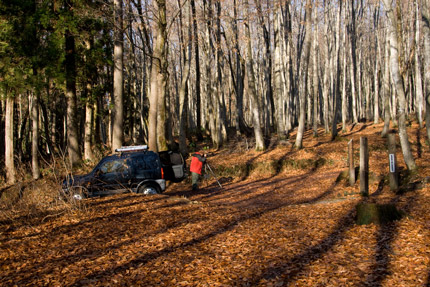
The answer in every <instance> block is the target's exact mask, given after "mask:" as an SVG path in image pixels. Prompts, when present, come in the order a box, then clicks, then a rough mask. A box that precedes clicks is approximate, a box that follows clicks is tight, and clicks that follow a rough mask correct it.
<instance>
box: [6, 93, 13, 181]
mask: <svg viewBox="0 0 430 287" xmlns="http://www.w3.org/2000/svg"><path fill="white" fill-rule="evenodd" d="M4 90H5V97H6V113H5V169H6V182H7V183H8V184H14V183H15V182H16V170H15V162H14V156H15V153H14V146H13V140H14V136H13V130H14V128H13V123H14V120H13V117H14V116H13V115H14V102H15V101H14V98H13V97H8V95H7V88H4Z"/></svg>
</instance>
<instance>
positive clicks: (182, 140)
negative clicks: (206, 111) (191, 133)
mask: <svg viewBox="0 0 430 287" xmlns="http://www.w3.org/2000/svg"><path fill="white" fill-rule="evenodd" d="M178 2H179V3H178V4H179V9H180V7H181V3H180V1H178ZM188 5H189V4H188V3H186V4H185V6H184V14H185V17H186V19H187V21H188V24H187V27H186V28H185V29H187V37H186V39H184V43H183V49H184V52H183V55H184V68H183V72H182V81H181V87H180V89H179V115H178V116H179V150H180V151H181V153H182V154H186V153H187V137H186V121H187V115H186V106H187V104H188V103H187V102H188V100H187V89H188V79H189V78H190V65H191V49H192V40H191V13H190V11H189V10H190V9H189V6H188ZM181 14H182V13H181ZM181 18H182V15H181ZM180 23H181V26H182V19H180ZM183 28H184V27H181V28H180V29H181V30H182V31H183ZM198 116H199V115H198Z"/></svg>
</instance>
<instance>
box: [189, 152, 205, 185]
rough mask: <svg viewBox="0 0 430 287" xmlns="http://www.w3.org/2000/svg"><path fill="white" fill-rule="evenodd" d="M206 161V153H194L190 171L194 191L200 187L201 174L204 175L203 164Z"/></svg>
mask: <svg viewBox="0 0 430 287" xmlns="http://www.w3.org/2000/svg"><path fill="white" fill-rule="evenodd" d="M205 163H206V154H203V155H202V153H201V152H196V153H194V154H192V158H191V165H190V172H191V182H192V187H193V191H196V190H197V189H198V183H199V179H200V176H201V175H202V169H203V165H204V164H205Z"/></svg>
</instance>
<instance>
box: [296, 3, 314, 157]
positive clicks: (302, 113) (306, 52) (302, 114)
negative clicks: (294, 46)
mask: <svg viewBox="0 0 430 287" xmlns="http://www.w3.org/2000/svg"><path fill="white" fill-rule="evenodd" d="M305 9H306V23H305V29H306V35H305V40H304V47H303V70H302V71H303V74H302V77H301V78H302V79H303V80H304V83H303V84H304V85H305V87H304V89H303V91H302V92H301V93H300V96H299V100H300V103H299V106H300V110H299V127H298V130H297V137H296V142H295V148H297V149H300V148H302V146H303V134H304V131H305V120H306V106H305V105H306V91H307V84H308V80H307V79H308V68H309V58H310V52H311V35H312V0H306V8H305Z"/></svg>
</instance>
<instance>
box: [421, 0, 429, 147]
mask: <svg viewBox="0 0 430 287" xmlns="http://www.w3.org/2000/svg"><path fill="white" fill-rule="evenodd" d="M421 20H422V23H423V35H424V71H425V72H424V84H425V93H426V94H425V100H426V131H427V139H428V141H429V142H430V1H429V0H422V10H421Z"/></svg>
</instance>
